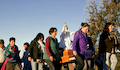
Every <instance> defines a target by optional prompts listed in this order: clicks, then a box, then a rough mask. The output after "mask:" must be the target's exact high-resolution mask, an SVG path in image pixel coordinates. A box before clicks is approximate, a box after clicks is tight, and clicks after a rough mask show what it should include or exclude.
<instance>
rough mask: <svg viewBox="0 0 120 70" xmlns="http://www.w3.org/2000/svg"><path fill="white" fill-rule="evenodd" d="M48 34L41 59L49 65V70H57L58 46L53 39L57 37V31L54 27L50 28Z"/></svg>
mask: <svg viewBox="0 0 120 70" xmlns="http://www.w3.org/2000/svg"><path fill="white" fill-rule="evenodd" d="M49 34H50V36H48V37H47V39H46V43H45V52H44V55H43V59H44V60H45V61H46V62H47V64H48V65H49V68H50V70H59V62H58V53H59V45H58V40H57V38H56V37H55V36H56V35H57V29H56V28H54V27H52V28H50V30H49Z"/></svg>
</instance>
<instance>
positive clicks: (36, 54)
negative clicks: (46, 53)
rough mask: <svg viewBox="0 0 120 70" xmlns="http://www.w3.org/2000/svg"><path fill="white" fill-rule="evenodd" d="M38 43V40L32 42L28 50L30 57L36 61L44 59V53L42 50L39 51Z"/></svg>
mask: <svg viewBox="0 0 120 70" xmlns="http://www.w3.org/2000/svg"><path fill="white" fill-rule="evenodd" d="M38 45H39V44H38V42H37V41H36V40H33V41H31V43H30V46H29V48H28V57H31V58H33V59H34V60H35V59H41V58H42V57H43V52H42V50H41V49H38Z"/></svg>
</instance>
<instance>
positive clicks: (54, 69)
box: [45, 60, 60, 70]
mask: <svg viewBox="0 0 120 70" xmlns="http://www.w3.org/2000/svg"><path fill="white" fill-rule="evenodd" d="M45 61H46V62H47V65H49V69H50V70H60V67H59V61H53V62H51V61H50V60H45Z"/></svg>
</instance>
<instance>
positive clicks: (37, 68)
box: [31, 61, 43, 70]
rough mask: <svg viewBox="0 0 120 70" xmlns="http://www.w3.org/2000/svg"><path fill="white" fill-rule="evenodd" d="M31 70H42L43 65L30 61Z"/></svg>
mask: <svg viewBox="0 0 120 70" xmlns="http://www.w3.org/2000/svg"><path fill="white" fill-rule="evenodd" d="M31 66H32V70H43V63H36V62H34V61H31Z"/></svg>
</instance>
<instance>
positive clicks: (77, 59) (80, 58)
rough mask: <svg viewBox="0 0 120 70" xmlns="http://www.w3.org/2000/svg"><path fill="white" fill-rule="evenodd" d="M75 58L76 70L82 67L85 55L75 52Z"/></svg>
mask: <svg viewBox="0 0 120 70" xmlns="http://www.w3.org/2000/svg"><path fill="white" fill-rule="evenodd" d="M75 58H76V61H77V64H78V70H82V69H83V67H84V58H85V57H84V56H83V55H81V54H77V55H76V56H75Z"/></svg>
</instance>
